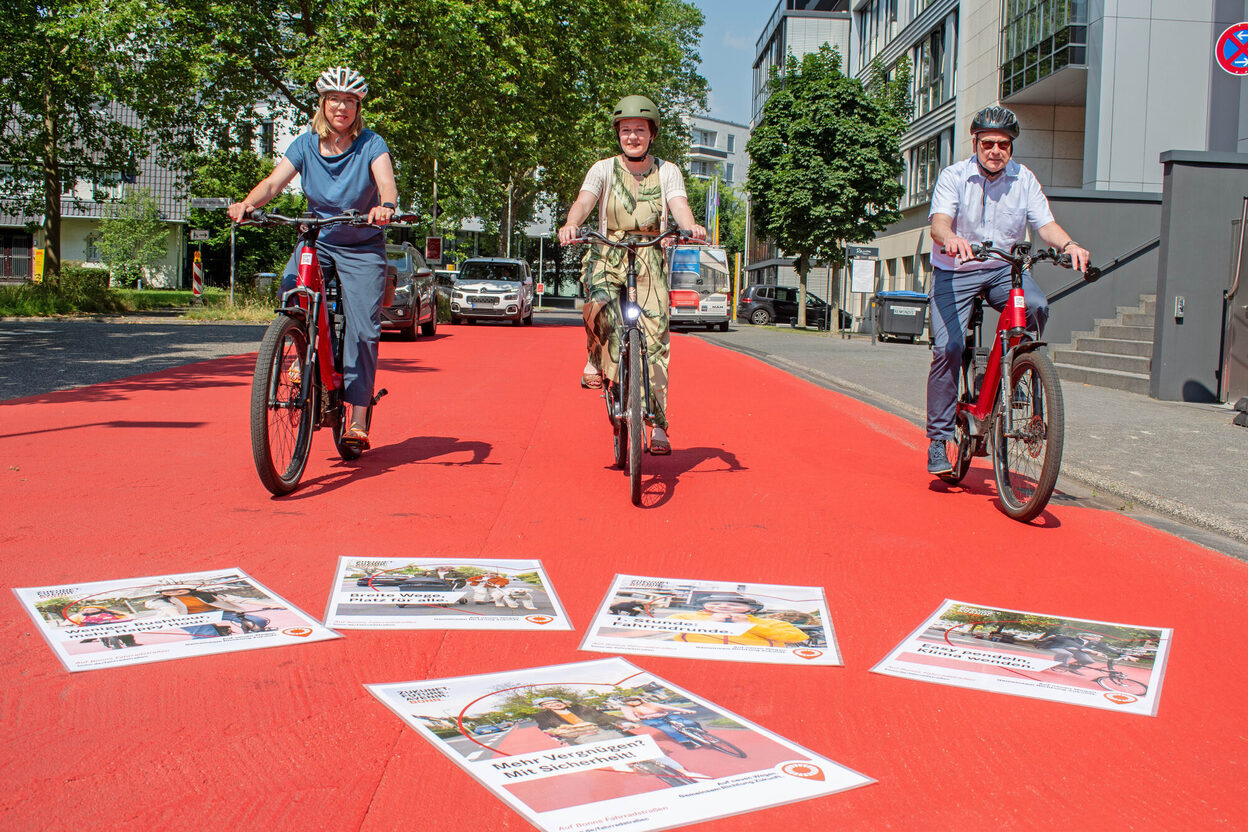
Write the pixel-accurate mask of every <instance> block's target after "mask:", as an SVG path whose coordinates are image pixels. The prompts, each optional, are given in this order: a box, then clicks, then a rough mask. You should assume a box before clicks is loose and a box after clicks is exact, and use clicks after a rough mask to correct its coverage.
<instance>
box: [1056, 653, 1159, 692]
mask: <svg viewBox="0 0 1248 832" xmlns="http://www.w3.org/2000/svg"><path fill="white" fill-rule="evenodd" d="M1114 662H1115V659H1106V660H1105V667H1104V669H1102V668H1099V667H1094V666H1092V665H1084V666H1085V667H1087V668H1088V669H1089V670H1092V671H1095V672H1096V673H1103V674H1105V675H1103V676H1098V677H1096V678H1095V679H1093V680H1092V681H1094V682H1096V683H1097V684H1098V685H1100V686H1101V687H1102V688H1103V689H1105V690H1108V691H1113V692H1115V693H1129V694H1132V695H1133V696H1143V695H1144V694H1146V693H1148V685H1146V684H1144V683H1143V682H1140V681H1137V680H1135V679H1132V678H1131V677H1130V676H1128V675H1127V674H1125V673H1123V672H1122V671H1121V670H1119V669H1118V668H1116V667H1114ZM1053 669H1054V670H1060V671H1062V672H1064V673H1073V674H1074V675H1076V676H1079V675H1081V674H1080V673H1079V672H1078V671H1079V668H1072V667H1070V666H1069V665H1065V664H1059V665H1056V666H1055V667H1054V668H1053Z"/></svg>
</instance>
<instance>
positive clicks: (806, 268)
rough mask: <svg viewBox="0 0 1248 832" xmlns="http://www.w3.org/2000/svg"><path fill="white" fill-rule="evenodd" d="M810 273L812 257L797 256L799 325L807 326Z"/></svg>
mask: <svg viewBox="0 0 1248 832" xmlns="http://www.w3.org/2000/svg"><path fill="white" fill-rule="evenodd" d="M809 273H810V258H809V257H808V256H807V255H805V254H801V255H798V258H797V325H798V326H799V327H803V328H804V327H805V326H806V276H807V275H808V274H809Z"/></svg>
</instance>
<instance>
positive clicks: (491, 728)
mask: <svg viewBox="0 0 1248 832" xmlns="http://www.w3.org/2000/svg"><path fill="white" fill-rule="evenodd" d="M505 730H507V729H506V728H504V727H503V726H501V725H490V724H489V723H487V724H485V725H478V726H477V727H476V728H473V729H472V733H474V734H477V735H478V736H480V735H482V734H498V733H501V732H503V731H505Z"/></svg>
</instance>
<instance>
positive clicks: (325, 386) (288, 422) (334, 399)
mask: <svg viewBox="0 0 1248 832" xmlns="http://www.w3.org/2000/svg"><path fill="white" fill-rule="evenodd" d="M241 224H243V225H261V226H276V225H295V226H299V228H300V232H299V240H300V241H301V242H302V243H303V249H302V251H301V253H300V259H299V279H298V283H297V284H296V286H295V287H294V288H293V289H291V290H290V291H288V292H286V293H285V295H284V296H283V297H282V305H281V306H280V307H279V308H278V309H277V318H276V319H274V321H273V322H272V323H271V324H269V328H268V330H267V331H266V332H265V334H264V340H262V341H261V342H260V351H259V354H258V355H257V356H256V370H255V376H254V377H253V379H252V385H251V454H252V458H253V459H254V461H255V464H256V472H257V473H258V474H259V475H260V481H261V482H262V483H264V486H265V488H267V489H268V490H269V491H270V492H272V493H273V494H275V495H278V496H280V495H283V494H289V493H290V492H291V491H294V490H295V489H296V488H297V487H298V486H299V480H300V478H302V476H303V469H304V467H305V466H306V465H307V462H308V453H309V451H310V450H311V448H312V432H313V431H315V430H319V429H320V428H323V427H329V428H330V429H331V431H332V433H333V437H334V447H335V448H337V450H338V455H339V456H340V457H342V458H343V459H345V460H352V459H357V458H359V456H360V454H362V453H363V452H364V448H363V447H362V446H361V445H359V444H357V443H354V442H351V441H350V440H348V439H344V434H345V432H346V429H347V422H348V417H347V403H346V401H345V400H344V399H343V394H344V389H343V381H342V347H343V332H344V330H345V328H346V319H345V317H344V314H343V311H342V293H341V292H342V290H341V281H339V280H338V279H337V275H336V274H333V273H331V274H330V275H323V274H322V272H321V267H320V261H319V259H318V258H317V254H316V240H317V238H318V237H319V236H320V233H321V231H322V230H324V229H326V228H330V227H333V226H335V225H357V226H359V225H368V224H369V223H368V217H367V216H366V215H363V214H360V213H358V212H350V213H347V214H340V215H338V216H334V217H323V218H318V217H315V216H313V215H311V214H308V215H304V216H302V217H284V216H281V215H280V214H269V213H267V212H265V211H259V210H257V211H253V212H252V215H251V218H250V219H248V220H245V221H244V222H243V223H241ZM384 395H386V391H385V390H384V389H383V390H378V391H377V392H376V394H375V395H374V396H373V397H372V401H371V402H370V403H369V405H368V410H367V412H366V413H365V417H364V423H365V426H366V429H367V428H368V427H369V426H371V425H372V420H373V405H375V404H377V402H378V401H379V400H380V399H381V397H382V396H384Z"/></svg>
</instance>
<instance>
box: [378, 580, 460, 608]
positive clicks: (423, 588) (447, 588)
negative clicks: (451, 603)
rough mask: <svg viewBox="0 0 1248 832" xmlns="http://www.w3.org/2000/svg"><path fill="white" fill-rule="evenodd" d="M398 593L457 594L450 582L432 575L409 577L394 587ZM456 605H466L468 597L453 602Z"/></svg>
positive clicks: (401, 605)
mask: <svg viewBox="0 0 1248 832" xmlns="http://www.w3.org/2000/svg"><path fill="white" fill-rule="evenodd" d="M396 588H397V589H398V591H399V592H459V590H457V589H456V588H455V587H454V586H453V585H452V584H451V582H450V581H447V580H443V579H442V578H438V577H434V576H432V575H429V576H423V575H416V576H412V575H409V576H408V577H407V580H406V581H404V582H403V583H401V584H399V585H398V587H396ZM455 603H457V604H467V603H468V597H467V596H466V595H461V596H460V597H459V598H457V599H456V600H455ZM395 606H396V607H406V606H410V605H409V604H395Z"/></svg>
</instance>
